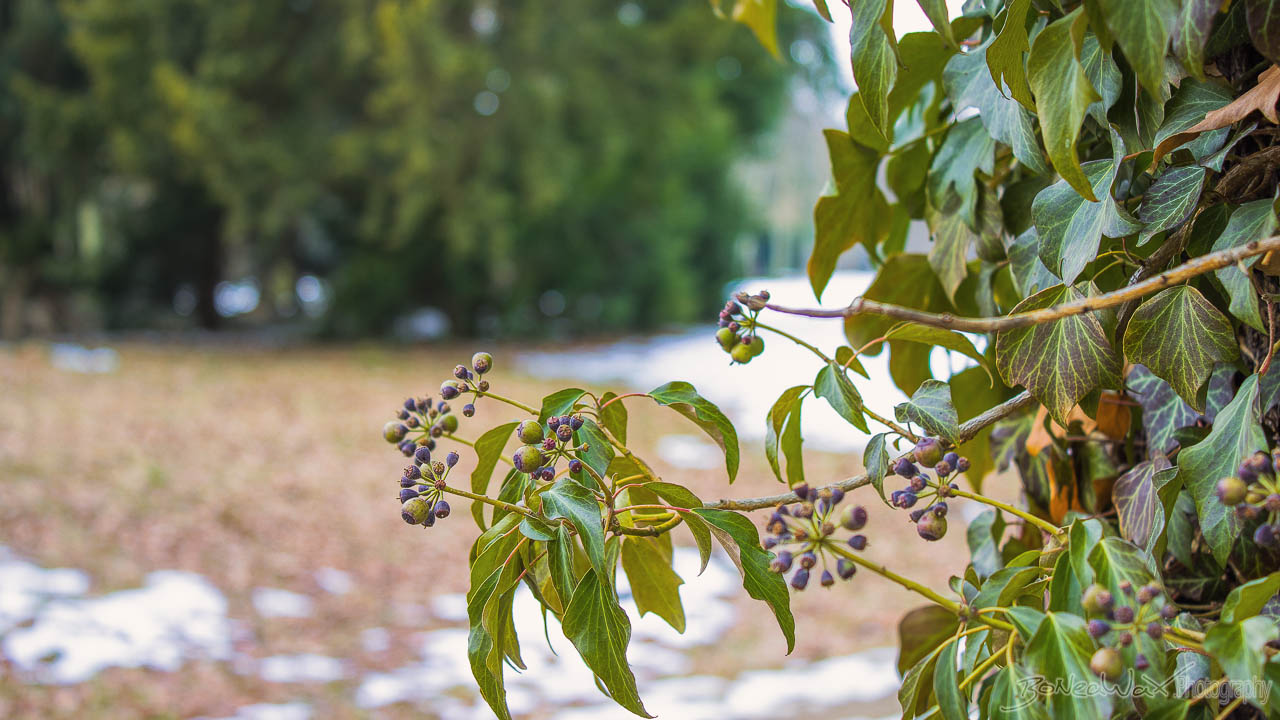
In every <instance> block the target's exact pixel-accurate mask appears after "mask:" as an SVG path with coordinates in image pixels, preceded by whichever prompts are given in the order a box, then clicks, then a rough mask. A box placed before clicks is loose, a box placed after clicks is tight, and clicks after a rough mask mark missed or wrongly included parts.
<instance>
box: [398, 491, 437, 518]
mask: <svg viewBox="0 0 1280 720" xmlns="http://www.w3.org/2000/svg"><path fill="white" fill-rule="evenodd" d="M430 515H431V503H429V502H427V500H426V498H424V497H422V496H418V497H414V498H410V499H409V500H407V501H406V502H404V503H403V504H402V505H401V506H400V517H402V518H404V521H405V522H407V523H409V524H410V525H421V524H422V523H424V522H426V520H427V517H428V516H430Z"/></svg>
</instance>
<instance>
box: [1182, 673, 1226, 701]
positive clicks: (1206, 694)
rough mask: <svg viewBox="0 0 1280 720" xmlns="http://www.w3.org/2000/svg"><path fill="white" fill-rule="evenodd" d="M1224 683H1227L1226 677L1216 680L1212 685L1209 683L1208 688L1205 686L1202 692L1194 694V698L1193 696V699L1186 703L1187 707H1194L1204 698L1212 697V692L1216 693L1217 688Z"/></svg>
mask: <svg viewBox="0 0 1280 720" xmlns="http://www.w3.org/2000/svg"><path fill="white" fill-rule="evenodd" d="M1226 682H1227V678H1226V677H1222V678H1220V679H1218V680H1216V681H1214V682H1213V683H1210V684H1209V685H1208V686H1206V687H1205V689H1203V690H1201V691H1200V692H1198V693H1196V696H1195V697H1193V698H1191V699H1190V700H1188V701H1187V704H1188V705H1195V704H1196V703H1198V702H1200V701H1201V700H1204V699H1205V698H1207V697H1209V696H1210V695H1212V694H1213V693H1214V691H1216V690H1217V689H1218V688H1220V687H1222V686H1223V685H1224V684H1225V683H1226Z"/></svg>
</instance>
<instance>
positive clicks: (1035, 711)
mask: <svg viewBox="0 0 1280 720" xmlns="http://www.w3.org/2000/svg"><path fill="white" fill-rule="evenodd" d="M1034 688H1035V683H1034V679H1033V678H1032V677H1030V676H1029V675H1027V674H1026V672H1025V671H1024V670H1023V669H1022V667H1021V666H1020V665H1018V664H1017V663H1014V664H1013V665H1006V666H1004V667H1002V668H1000V671H999V672H997V673H996V675H995V679H994V680H993V681H992V684H991V699H990V700H988V701H987V708H988V714H987V717H988V718H990V720H1048V715H1046V714H1045V708H1044V704H1043V703H1042V702H1041V700H1040V698H1039V697H1038V696H1037V695H1036V692H1035V690H1034Z"/></svg>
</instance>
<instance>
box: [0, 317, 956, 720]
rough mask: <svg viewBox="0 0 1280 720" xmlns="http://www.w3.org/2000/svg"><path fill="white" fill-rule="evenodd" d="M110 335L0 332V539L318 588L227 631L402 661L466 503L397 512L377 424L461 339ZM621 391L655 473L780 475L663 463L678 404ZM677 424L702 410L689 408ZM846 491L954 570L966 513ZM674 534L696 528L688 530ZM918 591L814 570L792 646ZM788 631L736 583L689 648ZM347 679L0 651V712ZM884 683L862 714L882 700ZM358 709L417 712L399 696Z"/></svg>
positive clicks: (715, 656)
mask: <svg viewBox="0 0 1280 720" xmlns="http://www.w3.org/2000/svg"><path fill="white" fill-rule="evenodd" d="M118 349H119V351H120V357H121V363H120V367H119V369H118V370H117V371H116V372H114V373H111V374H106V375H81V374H74V373H69V372H65V371H62V370H58V369H55V368H54V367H52V365H51V364H50V362H49V352H48V348H47V346H45V345H43V344H37V343H31V344H25V345H20V346H17V347H10V348H8V349H5V350H0V544H4V545H8V546H9V547H11V548H12V549H13V550H14V551H16V552H18V553H20V554H22V555H25V556H26V557H28V558H30V559H32V560H33V561H35V562H37V563H38V564H40V565H43V566H46V567H77V568H83V569H85V570H87V571H88V572H89V573H90V575H91V576H92V581H93V587H92V590H91V593H95V594H96V593H102V592H109V591H113V590H118V589H122V588H129V587H136V586H137V585H138V584H139V583H140V582H141V581H142V578H143V576H144V575H145V574H146V573H147V572H149V571H152V570H156V569H162V568H173V569H183V570H192V571H197V572H199V573H201V574H203V575H204V576H206V577H208V578H209V579H210V580H211V581H212V582H213V583H214V584H215V585H217V586H218V587H219V588H221V589H222V591H223V592H225V593H226V596H227V598H228V600H229V602H230V605H231V607H230V615H231V616H232V617H233V618H244V619H252V618H254V617H255V614H254V612H253V609H252V607H251V604H250V600H249V597H250V593H251V591H252V589H253V588H255V587H260V586H272V587H281V588H287V589H289V590H293V591H295V592H299V593H304V594H307V595H309V596H311V597H312V598H313V599H314V601H315V608H316V611H315V613H314V615H313V616H312V617H309V618H305V619H272V620H270V621H262V620H257V621H252V620H251V623H252V630H253V632H252V639H251V640H241V641H240V642H241V646H239V647H238V649H240V650H242V651H245V652H248V653H249V654H251V655H253V656H265V655H270V654H278V653H295V652H317V653H322V654H326V655H332V656H337V657H343V658H348V659H350V661H351V662H352V663H353V666H354V667H355V668H356V669H357V675H358V673H359V671H362V670H369V669H391V668H394V667H396V666H398V665H400V664H402V663H404V662H405V661H406V660H407V659H408V658H409V656H410V655H411V652H412V651H411V650H410V648H409V647H408V645H407V643H406V642H404V638H407V637H408V636H410V635H411V634H412V633H414V632H417V631H420V630H423V629H426V628H429V627H430V626H431V624H432V623H433V622H434V621H433V619H432V618H431V616H430V615H429V614H427V613H413V612H407V611H406V610H405V609H406V608H414V607H421V606H423V605H424V604H429V600H430V598H431V597H432V596H433V595H434V594H437V593H443V592H464V591H465V590H466V565H465V563H466V553H467V548H468V546H469V544H470V542H471V541H472V540H473V538H474V536H475V532H476V530H475V526H474V524H473V523H472V521H471V520H470V518H469V517H468V514H467V513H466V512H465V507H463V506H462V505H461V503H459V504H458V505H456V506H455V507H457V508H459V512H456V513H455V514H454V516H453V517H451V518H450V519H449V520H447V521H445V522H443V523H441V524H440V525H437V527H436V528H435V529H434V530H433V531H432V532H430V533H425V532H423V531H422V530H416V529H410V528H407V527H406V526H405V525H404V524H403V523H402V522H401V521H400V519H399V517H398V513H397V503H396V502H395V501H393V499H392V498H393V497H394V495H395V492H396V490H397V489H398V488H397V485H396V483H395V480H396V479H397V478H398V476H399V472H400V468H401V467H402V466H403V465H404V461H403V458H401V457H400V456H399V455H398V454H397V453H396V452H395V451H394V450H393V449H391V448H390V447H389V446H388V445H386V443H384V442H383V441H382V440H381V439H380V437H379V430H380V428H381V427H382V424H383V423H384V422H385V421H386V420H388V419H390V415H391V414H392V412H393V411H394V409H395V408H396V407H397V406H398V404H399V403H400V401H401V400H402V399H403V398H404V397H405V396H406V395H409V394H421V393H424V392H428V389H430V388H435V387H437V386H438V384H439V382H440V381H441V380H442V379H444V378H446V377H448V373H449V369H450V368H452V366H453V365H454V364H455V363H457V362H459V361H463V360H464V359H465V358H468V357H469V356H470V353H471V351H472V349H474V348H471V347H461V346H458V347H444V348H435V349H430V350H423V349H405V348H397V347H390V346H380V345H368V346H347V347H339V348H311V349H296V350H265V349H251V348H226V347H216V348H204V347H201V348H192V347H185V346H156V345H145V344H125V345H123V346H120V347H119V348H118ZM494 354H495V357H496V358H497V367H496V369H495V371H494V372H493V373H492V374H491V375H490V376H489V377H490V378H491V379H492V381H493V383H494V390H495V391H498V392H502V393H504V394H508V395H511V396H514V397H518V398H521V399H523V400H524V401H526V402H529V403H531V404H535V405H536V404H537V403H538V399H539V398H541V397H542V396H543V395H544V394H546V393H548V392H550V391H552V390H555V389H557V387H559V386H558V385H556V384H553V383H547V382H544V381H535V380H531V379H529V378H526V377H521V376H519V375H515V374H513V373H512V372H511V371H510V370H508V366H504V359H505V358H506V356H507V355H506V353H504V352H503V348H495V349H494ZM629 408H630V410H631V431H630V435H631V447H632V448H633V449H635V450H636V451H637V452H638V453H639V454H641V455H642V456H646V457H647V458H649V459H650V462H651V463H652V464H653V465H654V466H655V468H656V469H658V470H659V471H660V472H661V473H662V474H663V476H664V477H665V478H666V479H669V480H671V481H674V482H679V483H683V484H687V485H689V486H690V487H691V488H692V489H693V490H694V491H695V492H697V493H699V494H700V495H701V496H702V497H704V498H715V497H723V496H750V495H757V494H765V493H769V492H776V491H777V489H778V484H777V482H776V480H775V479H774V478H773V476H772V474H771V473H770V472H769V470H768V466H767V464H766V463H765V460H764V454H763V451H762V449H761V448H760V447H759V446H758V445H745V446H744V447H743V465H742V472H741V474H740V475H739V479H738V481H737V483H736V484H735V485H734V486H732V487H729V486H728V485H727V484H726V482H725V477H724V474H723V470H721V471H691V470H680V469H677V468H672V467H669V466H666V465H664V464H663V462H662V461H661V459H660V458H658V457H656V456H655V455H654V454H653V453H652V452H651V450H652V448H653V447H654V445H655V443H656V442H657V440H658V438H659V437H661V435H663V434H664V433H669V432H672V427H673V425H674V424H676V423H683V422H684V421H683V420H680V419H679V418H677V417H676V416H674V415H672V414H670V411H666V410H663V409H661V408H657V407H655V406H653V405H652V404H650V403H647V402H644V401H631V402H629ZM509 409H510V408H506V407H505V406H502V405H499V404H497V403H494V402H489V401H486V402H483V403H482V404H481V405H480V406H479V412H478V413H477V417H476V418H474V419H472V420H469V421H468V420H464V423H463V427H462V429H461V430H460V431H459V435H463V436H468V437H474V436H476V435H478V434H479V432H481V429H482V428H483V427H487V426H488V424H489V423H497V422H502V421H506V420H508V419H509V417H508V416H509V415H510V413H508V412H507V410H509ZM761 422H763V418H762V419H761ZM482 423H483V425H482ZM679 431H680V432H691V433H696V432H697V430H696V428H694V427H693V426H692V425H689V426H688V428H687V429H681V430H679ZM460 451H461V453H462V455H463V458H464V459H463V463H462V466H460V467H459V468H458V470H461V471H463V472H464V473H469V472H470V468H469V464H470V462H471V461H472V459H473V457H474V456H473V455H472V454H471V451H469V450H467V449H465V448H460ZM807 463H808V464H807V471H808V475H809V477H810V478H811V479H812V480H813V481H814V482H823V481H828V480H834V479H837V478H841V477H844V476H847V475H849V474H852V473H856V472H857V471H858V470H859V469H860V462H859V459H858V458H857V457H854V456H839V455H830V454H819V453H812V454H811V455H810V456H809V457H808V460H807ZM855 499H857V500H858V501H860V502H861V503H862V504H865V505H866V506H867V507H868V509H870V510H871V524H870V528H869V530H868V531H867V532H868V534H869V536H870V538H871V547H870V548H869V550H868V553H869V555H870V557H872V558H875V559H878V560H880V561H882V562H887V563H890V564H891V565H892V566H893V567H895V568H897V569H899V570H901V571H902V572H904V573H905V574H908V575H910V576H912V577H916V578H919V579H921V580H924V581H928V582H931V583H935V584H937V585H939V586H942V585H943V584H944V583H945V581H946V579H947V577H948V576H950V575H951V574H954V573H958V572H960V571H961V570H963V567H964V562H965V557H966V552H965V548H964V532H963V522H962V521H961V520H960V519H959V518H960V514H959V513H954V514H953V516H952V517H953V518H954V519H953V521H952V523H953V524H952V530H951V532H950V533H949V535H948V536H947V537H946V538H945V539H944V540H943V541H942V542H940V543H936V544H926V543H924V542H922V541H920V540H919V539H918V538H916V537H915V533H914V529H913V527H912V526H911V525H910V524H909V523H908V522H907V521H906V520H905V518H904V517H903V513H901V512H900V511H891V510H890V509H888V508H887V507H885V506H884V505H882V504H881V503H880V501H879V500H878V499H877V498H876V497H875V496H874V493H873V492H872V491H871V490H870V489H869V488H867V489H865V490H863V491H860V492H859V493H858V494H857V495H855ZM753 519H755V520H756V521H757V522H762V521H763V515H762V514H760V513H757V514H756V515H755V517H754V518H753ZM676 541H677V542H678V543H691V539H690V537H689V536H688V535H687V534H685V533H684V532H683V531H677V537H676ZM325 566H330V567H336V568H341V569H343V570H346V571H347V572H349V573H350V574H351V575H352V576H353V578H354V580H355V581H356V582H355V587H354V589H353V590H352V591H351V592H350V593H348V594H346V595H331V594H327V593H324V592H322V591H321V590H320V589H319V587H318V586H317V583H316V581H315V579H314V577H313V572H314V570H315V569H317V568H320V567H325ZM686 580H687V581H688V582H697V579H696V578H687V579H686ZM919 604H920V603H919V602H918V601H917V600H916V599H914V598H913V597H912V596H911V595H910V594H909V593H907V592H906V591H904V590H901V589H900V588H898V587H896V586H894V585H891V584H890V583H888V582H887V581H884V580H882V579H879V578H876V577H874V576H872V575H870V574H868V573H862V574H860V575H859V576H858V577H857V578H856V579H855V581H854V582H853V583H851V584H847V585H846V584H842V585H837V586H836V588H834V589H832V590H830V591H826V590H823V589H821V588H817V587H816V586H815V588H813V589H810V590H808V591H806V592H804V593H801V594H799V595H798V596H795V597H794V602H793V607H794V610H795V612H796V616H797V622H798V628H797V635H798V638H799V639H798V645H797V648H796V651H795V655H796V656H798V657H801V658H808V659H817V658H822V657H825V656H828V655H836V654H847V653H850V652H853V651H855V650H858V649H861V648H869V647H876V646H885V645H892V644H894V643H895V642H896V638H895V627H896V622H897V618H898V617H899V616H900V615H901V613H902V612H903V611H904V610H905V609H907V608H910V607H914V606H916V605H919ZM372 626H384V627H388V628H391V629H393V631H394V632H393V635H394V636H395V638H396V639H394V640H393V643H392V646H391V647H390V648H389V649H388V650H386V651H382V652H377V653H369V652H365V651H364V650H363V649H362V647H361V644H360V642H359V638H358V634H359V632H360V630H362V629H364V628H368V627H372ZM527 641H528V642H534V641H537V639H529V640H527ZM784 651H785V648H784V646H783V643H782V639H781V637H780V635H779V633H778V632H777V629H776V627H775V626H774V625H773V621H772V617H771V616H770V615H769V613H768V611H767V609H766V608H765V607H764V606H763V605H760V604H758V603H755V602H754V601H751V600H749V599H748V598H747V597H746V595H745V593H744V594H743V595H742V598H741V601H740V603H739V613H738V623H737V626H736V627H735V629H734V630H733V631H732V632H731V633H729V634H727V635H726V636H725V637H723V638H722V639H721V640H720V641H719V642H718V643H717V644H715V645H713V646H709V647H704V648H700V649H697V650H694V651H692V652H693V655H692V660H693V667H694V670H695V671H696V672H699V673H711V674H719V675H723V674H731V673H735V672H737V671H739V670H743V669H748V668H768V667H777V666H780V665H781V664H782V663H783V662H784V659H785V656H784ZM354 682H355V681H354V680H350V681H341V682H335V683H331V684H328V685H319V686H316V685H277V684H271V683H267V682H264V681H262V680H260V679H257V678H255V677H254V676H252V675H240V674H237V673H235V672H233V671H232V670H231V669H229V668H228V667H227V666H226V665H225V664H221V663H188V664H186V665H184V666H183V668H182V669H181V670H180V671H178V672H174V673H162V672H157V671H148V670H134V669H113V670H109V671H107V672H104V673H102V674H100V675H98V676H97V677H95V678H94V679H93V680H92V681H90V682H87V683H84V684H80V685H72V686H65V687H62V686H40V685H33V684H26V683H24V682H22V681H21V679H20V678H19V677H17V675H16V674H15V672H14V670H13V668H12V667H9V666H7V665H5V663H4V661H3V660H0V717H4V718H84V717H94V718H142V717H175V718H185V717H193V716H200V715H209V716H219V715H228V714H231V713H233V712H234V711H235V709H236V708H238V707H240V706H242V705H246V704H249V703H255V702H284V701H289V700H303V701H306V702H309V703H311V704H312V705H313V706H314V708H315V709H316V717H321V718H329V717H333V718H345V717H365V716H368V715H366V714H364V713H362V711H360V710H359V709H358V708H356V707H355V706H354V705H353V704H352V702H351V700H350V698H351V691H352V685H353V684H354ZM894 705H895V704H894V703H893V702H892V701H890V702H888V704H887V705H884V706H877V707H876V708H872V709H871V710H870V711H869V712H859V714H866V715H872V716H882V715H886V714H891V713H892V712H893V710H894ZM371 715H372V716H376V717H423V716H424V715H423V710H422V709H421V708H415V707H411V706H408V705H405V704H401V705H397V706H390V707H388V708H383V709H381V710H379V711H376V712H375V713H372V714H371ZM426 716H428V717H429V716H430V715H429V714H427V715H426Z"/></svg>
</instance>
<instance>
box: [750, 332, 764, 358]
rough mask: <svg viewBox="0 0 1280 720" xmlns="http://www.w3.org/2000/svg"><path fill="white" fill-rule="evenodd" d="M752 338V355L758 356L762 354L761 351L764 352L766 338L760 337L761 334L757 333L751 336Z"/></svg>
mask: <svg viewBox="0 0 1280 720" xmlns="http://www.w3.org/2000/svg"><path fill="white" fill-rule="evenodd" d="M750 340H751V343H750V348H751V356H752V357H757V356H758V355H760V353H762V352H764V338H762V337H760V336H759V335H756V336H754V337H752V338H750Z"/></svg>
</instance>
